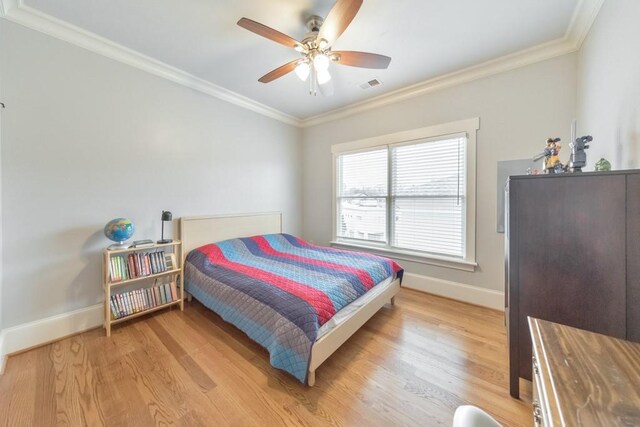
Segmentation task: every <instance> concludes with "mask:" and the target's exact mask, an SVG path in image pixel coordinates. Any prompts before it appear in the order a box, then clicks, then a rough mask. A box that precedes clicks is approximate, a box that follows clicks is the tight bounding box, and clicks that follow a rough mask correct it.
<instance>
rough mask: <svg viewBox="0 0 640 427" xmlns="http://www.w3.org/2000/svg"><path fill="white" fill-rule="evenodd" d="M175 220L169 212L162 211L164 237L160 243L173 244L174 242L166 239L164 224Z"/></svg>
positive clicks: (162, 236)
mask: <svg viewBox="0 0 640 427" xmlns="http://www.w3.org/2000/svg"><path fill="white" fill-rule="evenodd" d="M172 219H173V215H172V214H171V212H169V211H162V235H161V238H160V240H158V243H160V244H163V243H171V242H173V240H171V239H165V238H164V223H165V221H171V220H172Z"/></svg>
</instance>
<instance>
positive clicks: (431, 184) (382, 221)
mask: <svg viewBox="0 0 640 427" xmlns="http://www.w3.org/2000/svg"><path fill="white" fill-rule="evenodd" d="M478 124H479V120H478V119H473V120H469V121H463V122H456V123H450V124H447V125H441V126H438V127H432V128H424V129H418V130H414V131H409V132H403V133H400V134H394V135H387V136H384V137H378V138H374V139H371V140H364V141H356V142H352V143H346V144H339V145H336V146H333V147H332V149H333V151H334V155H335V172H336V176H335V178H336V187H335V203H336V209H335V211H334V212H335V241H336V242H337V243H339V244H343V245H345V244H346V245H350V244H351V245H354V246H364V247H370V248H372V249H374V250H375V249H379V250H382V251H386V252H389V251H391V252H397V253H400V254H410V255H414V256H417V257H420V258H426V259H429V258H432V259H438V260H450V261H452V262H453V263H456V262H458V263H460V262H461V263H462V264H467V266H468V265H472V266H475V132H476V130H477V129H478ZM445 130H449V131H453V130H456V132H447V133H443V131H445ZM434 133H435V135H434ZM464 269H468V268H464Z"/></svg>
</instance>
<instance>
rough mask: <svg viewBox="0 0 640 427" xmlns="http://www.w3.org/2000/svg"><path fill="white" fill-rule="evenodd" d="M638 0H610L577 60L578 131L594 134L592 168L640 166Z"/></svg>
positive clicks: (639, 26)
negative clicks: (600, 162) (605, 161)
mask: <svg viewBox="0 0 640 427" xmlns="http://www.w3.org/2000/svg"><path fill="white" fill-rule="evenodd" d="M639 23H640V2H639V1H638V0H608V1H605V2H604V5H603V6H602V9H601V10H600V13H599V15H598V17H597V19H596V21H595V22H594V24H593V26H592V27H591V31H590V32H589V35H588V36H587V39H586V40H585V42H584V44H583V45H582V48H581V50H580V52H579V58H578V103H577V109H578V114H577V117H578V133H579V134H591V135H593V137H594V142H593V143H592V144H591V148H590V149H589V151H588V158H589V165H588V169H592V168H593V165H594V163H595V162H596V161H597V160H598V159H600V158H601V157H605V158H606V159H608V160H609V161H610V162H611V163H612V166H613V167H614V168H615V169H632V168H638V167H640V25H639Z"/></svg>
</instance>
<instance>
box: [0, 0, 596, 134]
mask: <svg viewBox="0 0 640 427" xmlns="http://www.w3.org/2000/svg"><path fill="white" fill-rule="evenodd" d="M604 1H605V0H579V1H578V4H577V5H576V8H575V10H574V13H573V16H572V19H571V22H570V24H569V27H568V28H567V31H566V33H565V35H564V37H562V38H560V39H557V40H553V41H550V42H547V43H543V44H541V45H538V46H534V47H531V48H528V49H525V50H522V51H519V52H516V53H512V54H509V55H506V56H503V57H500V58H496V59H493V60H490V61H487V62H484V63H481V64H478V65H474V66H471V67H468V68H465V69H462V70H458V71H455V72H452V73H448V74H444V75H440V76H437V77H434V78H431V79H428V80H426V81H423V82H421V83H418V84H414V85H411V86H408V87H405V88H402V89H398V90H395V91H393V92H390V93H386V94H383V95H380V96H377V97H374V98H370V99H367V100H364V101H361V102H357V103H354V104H350V105H347V106H345V107H342V108H338V109H335V110H332V111H329V112H327V113H323V114H319V115H316V116H312V117H307V118H304V119H299V118H297V117H294V116H291V115H289V114H286V113H283V112H281V111H278V110H276V109H275V108H272V107H269V106H267V105H264V104H261V103H259V102H257V101H254V100H252V99H250V98H248V97H246V96H243V95H240V94H238V93H235V92H233V91H230V90H228V89H225V88H223V87H221V86H218V85H216V84H213V83H211V82H209V81H207V80H204V79H201V78H199V77H196V76H194V75H192V74H189V73H187V72H185V71H183V70H180V69H178V68H176V67H173V66H171V65H168V64H165V63H164V62H161V61H158V60H156V59H154V58H151V57H149V56H146V55H143V54H141V53H140V52H137V51H134V50H132V49H129V48H127V47H124V46H122V45H119V44H117V43H114V42H112V41H111V40H108V39H106V38H104V37H101V36H98V35H97V34H94V33H91V32H89V31H86V30H83V29H82V28H79V27H76V26H75V25H72V24H69V23H67V22H65V21H62V20H60V19H57V18H55V17H52V16H50V15H47V14H45V13H42V12H40V11H38V10H36V9H34V8H31V7H29V6H26V5H25V4H24V0H0V16H2V17H4V18H5V19H8V20H10V21H13V22H15V23H18V24H20V25H23V26H25V27H28V28H31V29H33V30H36V31H40V32H42V33H45V34H48V35H50V36H52V37H55V38H58V39H60V40H63V41H66V42H68V43H71V44H74V45H76V46H80V47H82V48H84V49H87V50H90V51H92V52H94V53H97V54H99V55H103V56H106V57H108V58H111V59H114V60H116V61H119V62H122V63H124V64H128V65H131V66H133V67H136V68H138V69H140V70H144V71H147V72H149V73H151V74H153V75H156V76H158V77H162V78H165V79H167V80H170V81H173V82H174V83H178V84H180V85H183V86H186V87H189V88H191V89H194V90H197V91H199V92H202V93H204V94H207V95H210V96H213V97H216V98H219V99H221V100H224V101H226V102H229V103H231V104H235V105H237V106H239V107H242V108H246V109H248V110H251V111H254V112H256V113H259V114H262V115H264V116H267V117H270V118H272V119H275V120H279V121H281V122H283V123H286V124H289V125H293V126H298V127H310V126H315V125H318V124H321V123H326V122H329V121H333V120H338V119H341V118H344V117H348V116H351V115H354V114H358V113H362V112H364V111H368V110H371V109H374V108H379V107H383V106H385V105H389V104H393V103H396V102H400V101H403V100H406V99H409V98H413V97H416V96H420V95H424V94H426V93H429V92H434V91H437V90H442V89H446V88H449V87H453V86H457V85H460V84H464V83H468V82H471V81H474V80H478V79H481V78H484V77H489V76H491V75H494V74H499V73H503V72H506V71H510V70H514V69H516V68H520V67H524V66H527V65H531V64H534V63H536V62H541V61H545V60H548V59H551V58H555V57H557V56H561V55H565V54H568V53H572V52H575V51H577V50H578V49H580V47H581V46H582V43H583V41H584V39H585V38H586V36H587V35H588V33H589V30H590V28H591V26H592V25H593V22H594V21H595V19H596V17H597V16H598V13H599V11H600V8H601V7H602V5H603V4H604Z"/></svg>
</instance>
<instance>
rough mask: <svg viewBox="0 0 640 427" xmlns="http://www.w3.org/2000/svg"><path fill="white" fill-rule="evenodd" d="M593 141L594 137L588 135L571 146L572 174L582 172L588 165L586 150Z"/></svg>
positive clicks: (570, 164) (570, 162) (570, 165)
mask: <svg viewBox="0 0 640 427" xmlns="http://www.w3.org/2000/svg"><path fill="white" fill-rule="evenodd" d="M591 141H593V137H592V136H591V135H587V136H581V137H580V138H577V139H576V140H575V142H572V143H571V144H569V146H570V147H571V157H570V158H569V167H570V168H571V172H582V168H583V167H585V166H586V165H587V153H585V151H584V150H586V149H588V148H589V143H590V142H591Z"/></svg>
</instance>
